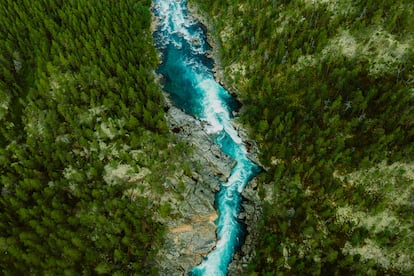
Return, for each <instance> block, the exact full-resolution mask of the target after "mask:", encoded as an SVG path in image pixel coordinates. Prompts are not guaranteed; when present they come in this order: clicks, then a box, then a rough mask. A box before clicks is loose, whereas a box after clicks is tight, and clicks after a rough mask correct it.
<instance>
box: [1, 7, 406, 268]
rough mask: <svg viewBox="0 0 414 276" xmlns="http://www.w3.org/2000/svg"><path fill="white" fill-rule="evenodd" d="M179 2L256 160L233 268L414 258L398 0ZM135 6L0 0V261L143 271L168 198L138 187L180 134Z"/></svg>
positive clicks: (160, 232) (157, 172) (146, 26)
mask: <svg viewBox="0 0 414 276" xmlns="http://www.w3.org/2000/svg"><path fill="white" fill-rule="evenodd" d="M190 2H191V4H193V5H197V7H199V9H200V10H201V11H202V12H203V13H204V14H205V17H206V18H208V21H209V23H210V24H209V25H208V26H207V29H208V31H209V32H210V33H211V34H212V36H213V37H214V38H215V39H216V40H217V42H218V46H219V54H220V59H221V64H222V66H223V68H222V69H223V70H224V72H225V84H226V86H228V87H231V88H232V90H234V91H236V93H237V96H238V98H239V99H240V100H241V102H242V103H243V107H242V110H241V116H240V118H238V119H239V120H240V122H241V123H242V124H243V125H244V126H245V127H246V128H247V129H248V130H249V133H250V135H251V137H252V138H253V139H254V140H256V141H257V143H258V145H259V149H260V156H259V157H260V161H261V163H262V164H263V165H264V169H265V171H264V172H263V173H262V174H261V175H260V176H259V178H258V182H259V186H258V193H259V196H260V198H261V199H262V209H263V216H262V218H261V221H260V223H259V225H258V226H257V231H259V237H261V238H260V239H259V240H257V241H256V244H255V246H256V256H255V258H254V260H253V261H252V262H251V263H250V264H249V266H248V268H247V271H246V274H248V275H411V274H413V272H414V266H413V264H414V236H413V235H412V233H413V231H414V219H413V217H412V214H413V212H414V162H413V154H414V147H413V138H414V137H413V136H414V129H413V123H414V110H413V106H414V105H413V104H414V14H413V13H414V3H412V1H411V0H398V1H390V0H386V1H380V2H378V1H372V0H367V1H359V0H350V1H326V0H313V1H311V0H301V1H289V0H262V1H256V0H245V1H234V0H220V1H219V0H203V1H196V0H190ZM150 6H151V1H149V0H123V1H109V0H67V1H64V0H38V1H28V0H3V1H2V2H1V3H0V39H1V40H0V189H1V190H0V274H2V275H43V274H45V275H62V274H65V275H79V274H84V275H95V274H115V275H133V274H134V273H139V274H147V275H157V274H158V272H157V266H156V265H155V257H156V254H157V250H158V249H159V248H160V247H161V246H162V242H163V236H164V234H165V231H166V226H165V225H162V224H160V223H159V222H157V221H156V220H155V219H154V215H153V214H155V213H159V214H161V216H163V217H167V216H168V215H169V213H168V209H169V208H168V205H161V204H160V202H158V201H157V200H154V198H151V197H149V196H143V193H142V191H143V190H144V189H149V190H150V191H151V193H153V194H162V193H168V192H169V191H168V188H166V187H165V186H164V185H163V183H165V179H166V178H167V177H168V176H169V175H172V174H173V173H174V171H175V170H176V169H177V167H176V166H175V164H176V163H175V160H179V158H181V157H180V156H181V155H182V153H183V152H185V151H186V150H188V149H186V147H185V146H184V145H182V144H180V143H178V142H177V141H176V140H175V138H174V137H173V136H172V134H171V132H170V131H169V129H168V125H167V122H166V119H165V111H164V106H165V103H164V99H163V95H162V93H161V91H160V89H159V86H158V85H157V83H156V81H155V78H154V70H155V69H156V68H157V64H158V57H157V52H156V49H155V47H154V45H153V38H152V35H151V30H150V24H151V13H150ZM185 170H186V171H188V174H191V172H190V167H189V166H188V163H186V167H185ZM140 191H141V192H140Z"/></svg>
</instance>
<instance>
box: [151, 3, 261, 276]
mask: <svg viewBox="0 0 414 276" xmlns="http://www.w3.org/2000/svg"><path fill="white" fill-rule="evenodd" d="M153 3H154V4H153V13H154V16H155V17H156V18H157V29H156V31H155V33H154V39H155V42H156V45H157V47H158V49H159V51H160V53H161V56H162V64H161V65H160V67H159V69H158V72H159V73H160V74H161V75H162V76H163V88H164V90H165V91H166V92H168V93H169V94H170V95H171V98H172V99H173V101H174V102H175V104H176V105H177V106H179V107H181V108H183V109H184V110H185V111H186V112H188V113H190V114H192V115H194V116H195V117H196V118H197V119H199V120H201V121H203V122H204V125H206V131H207V132H208V133H209V134H210V136H211V137H212V139H214V141H215V142H216V143H217V144H218V145H219V146H220V147H221V149H222V150H223V151H224V152H225V153H226V154H228V155H229V156H230V157H232V158H233V159H234V160H235V161H236V162H237V163H236V166H235V167H234V168H233V169H232V172H231V175H230V177H229V179H228V181H227V182H226V183H221V187H220V191H219V192H218V193H217V194H216V208H217V210H218V219H217V221H216V224H217V239H218V241H217V244H216V246H215V248H214V250H213V251H211V252H210V253H209V254H208V255H207V256H206V257H205V258H204V260H203V261H202V263H201V264H199V265H198V266H196V267H195V268H193V270H192V271H191V272H190V274H191V275H226V274H227V269H228V265H229V263H230V262H231V260H232V258H233V255H234V253H235V251H236V250H238V249H239V248H240V246H241V245H242V243H243V241H244V235H245V230H244V229H243V224H242V223H240V221H239V220H238V219H237V217H238V214H239V213H240V208H241V200H242V198H241V192H242V191H243V189H244V187H245V186H246V184H247V183H248V182H249V181H250V180H251V179H252V178H253V177H255V176H256V175H257V174H258V172H259V167H258V166H257V165H256V164H254V163H253V162H252V161H251V160H250V159H248V158H247V149H246V146H245V144H244V143H243V141H242V139H241V138H240V137H239V135H238V133H237V130H236V129H235V128H234V127H233V125H232V123H231V121H232V111H233V110H234V108H235V106H236V102H235V100H234V98H233V97H232V96H231V95H230V94H229V93H228V92H227V91H226V90H225V89H224V88H223V87H222V86H221V85H219V84H218V83H217V82H216V81H215V79H214V75H213V73H212V67H213V61H212V60H211V59H210V58H208V57H207V53H208V52H209V50H210V46H209V45H208V43H207V42H206V34H205V31H204V28H203V26H202V25H201V24H200V23H199V22H198V21H197V20H195V18H194V17H192V16H191V15H190V14H189V12H188V9H187V2H186V1H185V0H154V2H153Z"/></svg>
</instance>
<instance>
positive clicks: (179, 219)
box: [157, 95, 261, 275]
mask: <svg viewBox="0 0 414 276" xmlns="http://www.w3.org/2000/svg"><path fill="white" fill-rule="evenodd" d="M165 98H166V105H167V106H166V109H168V111H167V121H168V124H169V126H170V129H171V130H172V132H173V133H174V135H175V136H176V137H177V139H178V141H181V142H184V143H186V145H187V146H188V147H190V148H192V149H193V153H192V154H190V155H189V156H188V157H187V158H188V163H189V165H190V171H191V173H190V175H187V174H186V173H185V172H184V170H179V171H178V172H177V175H176V176H175V177H171V178H168V179H167V182H166V184H165V185H166V186H167V187H169V189H172V190H174V191H175V192H177V193H178V194H179V196H178V197H177V196H176V195H174V196H170V197H169V198H168V199H165V200H164V201H167V202H169V205H170V206H171V211H170V215H169V216H167V217H161V216H157V220H158V221H159V222H161V223H162V224H164V225H166V226H167V233H166V235H165V242H164V245H163V248H162V249H161V250H160V251H159V255H158V258H157V259H158V266H159V271H160V274H161V275H186V274H187V273H188V272H189V271H190V270H191V268H193V267H194V266H195V265H197V264H198V263H200V262H201V260H202V258H203V257H204V256H206V255H207V253H209V252H210V251H211V250H212V249H213V248H214V245H215V243H216V225H215V224H214V221H215V219H216V218H217V213H216V210H215V208H214V201H215V200H214V194H215V192H217V191H218V190H219V185H220V182H225V181H226V180H227V178H228V177H229V175H230V172H231V169H232V168H233V166H234V165H235V161H234V160H232V159H231V158H230V157H229V156H227V155H226V154H224V153H223V152H222V151H221V150H220V148H219V147H218V146H217V145H216V144H215V143H214V142H212V139H211V137H210V136H209V135H208V134H207V133H206V131H205V130H204V127H203V123H202V122H200V121H198V120H197V119H195V118H194V117H192V116H190V115H188V114H186V113H185V112H183V111H182V110H180V109H179V108H177V107H175V106H174V105H172V103H171V101H170V100H169V99H168V95H165ZM180 187H181V188H180ZM255 189H256V183H255V181H252V182H251V183H249V185H247V187H246V189H245V191H244V192H243V197H244V200H243V203H242V206H243V211H242V213H241V214H240V216H239V218H240V219H242V220H243V221H244V222H245V223H246V224H247V230H248V236H247V237H246V242H245V245H244V246H243V247H242V250H241V251H240V252H238V253H237V254H236V256H235V259H234V261H233V262H232V264H231V265H230V268H229V274H230V275H240V273H241V272H243V271H244V269H245V268H246V267H247V263H248V262H249V260H250V259H251V258H252V257H253V256H254V241H255V240H256V236H257V235H256V226H257V222H258V220H259V217H260V214H261V212H260V200H259V198H258V196H257V193H256V190H255Z"/></svg>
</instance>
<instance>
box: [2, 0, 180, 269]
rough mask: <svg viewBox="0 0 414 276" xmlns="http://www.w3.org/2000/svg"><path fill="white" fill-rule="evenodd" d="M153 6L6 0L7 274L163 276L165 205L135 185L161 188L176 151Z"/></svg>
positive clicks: (4, 143) (105, 0) (4, 191)
mask: <svg viewBox="0 0 414 276" xmlns="http://www.w3.org/2000/svg"><path fill="white" fill-rule="evenodd" d="M150 5H151V1H147V0H142V1H136V0H125V1H109V0H103V1H102V0H92V1H90V0H70V1H59V0H40V1H26V0H18V1H15V0H4V1H2V2H1V4H0V177H1V178H0V179H1V180H0V193H1V194H0V195H1V196H0V274H2V275H81V274H82V275H90V274H97V273H98V274H112V273H115V272H116V273H120V274H119V275H132V274H133V273H136V272H139V273H146V274H148V273H149V274H156V266H155V265H154V256H155V253H156V250H157V248H159V246H160V245H159V244H160V242H161V239H162V234H163V231H164V230H163V227H162V226H161V225H159V224H158V223H156V222H154V220H153V219H152V218H153V214H154V213H155V212H157V211H159V210H158V207H159V206H158V205H157V203H156V202H155V203H154V202H151V200H150V199H149V198H146V197H144V196H139V191H138V192H137V191H135V190H134V189H136V188H137V187H138V186H139V185H141V186H142V185H143V183H144V182H145V183H151V189H153V190H154V191H156V192H157V193H162V192H163V188H162V186H161V184H162V183H163V177H164V174H165V175H166V174H168V172H169V164H170V161H171V160H172V159H173V158H172V156H173V155H174V153H175V152H176V151H175V150H174V148H171V145H170V148H169V150H168V151H167V147H169V142H170V140H171V137H170V136H169V134H168V133H169V132H168V127H167V124H166V121H165V118H164V111H163V108H162V106H163V105H162V101H163V98H162V94H161V92H160V90H159V88H158V86H157V85H156V84H155V82H154V73H153V71H154V70H155V68H156V66H157V54H156V50H155V48H154V46H153V43H152V35H151V31H150V24H151V13H150V10H149V7H150ZM180 151H181V150H180ZM177 152H178V151H177Z"/></svg>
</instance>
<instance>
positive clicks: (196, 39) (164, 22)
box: [154, 0, 205, 54]
mask: <svg viewBox="0 0 414 276" xmlns="http://www.w3.org/2000/svg"><path fill="white" fill-rule="evenodd" d="M186 5H187V3H186V2H185V1H165V0H155V1H154V10H155V11H156V13H158V14H159V17H158V28H159V29H160V30H161V32H162V33H167V34H169V35H167V36H162V43H163V44H164V46H165V45H168V44H171V43H172V44H173V45H174V47H177V49H181V48H182V47H183V45H182V41H181V40H179V39H176V38H175V37H174V36H171V34H176V35H177V36H178V37H182V38H183V39H184V40H185V41H187V43H188V44H189V46H190V48H191V50H192V51H193V52H194V53H197V54H205V41H204V39H203V31H202V30H201V29H199V28H198V29H196V30H191V31H190V28H191V27H192V26H194V25H195V24H196V23H197V21H196V20H195V19H194V18H192V17H190V16H189V15H188V14H187V13H186V12H185V11H186V10H187V7H186Z"/></svg>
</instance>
